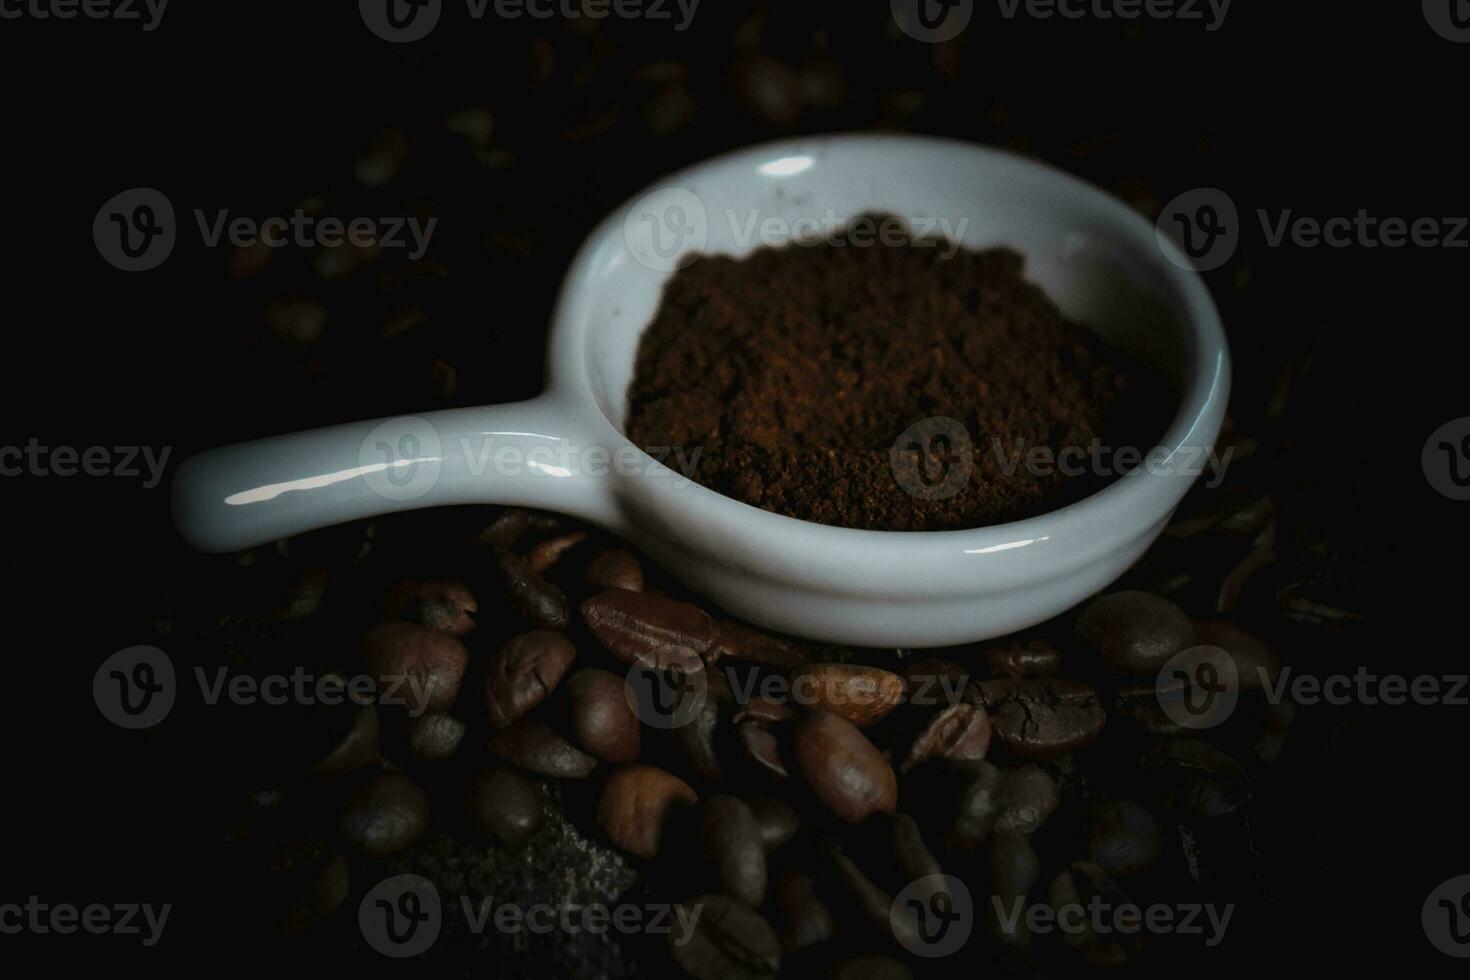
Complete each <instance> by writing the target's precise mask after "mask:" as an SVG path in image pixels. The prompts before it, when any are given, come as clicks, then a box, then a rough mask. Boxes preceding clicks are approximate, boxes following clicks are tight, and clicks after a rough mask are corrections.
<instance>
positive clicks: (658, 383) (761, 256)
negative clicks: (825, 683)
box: [627, 216, 1170, 531]
mask: <svg viewBox="0 0 1470 980" xmlns="http://www.w3.org/2000/svg"><path fill="white" fill-rule="evenodd" d="M859 221H862V222H865V237H864V238H862V239H859V241H861V242H862V244H854V238H855V237H856V236H853V237H849V236H851V235H852V233H853V231H854V230H855V229H857V228H858V227H859V226H858V224H857V223H856V222H855V223H854V224H853V225H852V226H850V227H849V229H848V231H845V232H843V233H842V234H841V235H838V236H836V237H834V238H833V239H832V240H830V241H827V242H824V243H821V244H813V243H802V244H797V245H788V246H786V247H784V248H780V249H773V248H766V249H761V250H759V251H757V252H755V253H754V254H752V255H750V256H749V257H748V258H746V259H743V260H737V259H734V258H731V257H728V256H703V257H701V258H700V259H699V260H698V261H697V262H695V263H694V264H692V265H690V266H688V267H686V268H684V269H682V270H680V271H679V272H678V273H676V274H675V275H674V276H673V277H672V278H671V279H670V281H669V282H668V284H667V285H666V286H665V288H664V293H663V298H662V302H661V304H660V307H659V309H658V312H657V313H656V315H655V317H654V319H653V322H652V323H651V324H650V325H649V327H648V329H647V330H646V331H645V333H644V335H643V338H642V340H641V341H640V344H639V348H638V357H637V362H636V365H635V371H634V377H633V382H632V384H631V385H630V386H629V415H628V426H627V433H628V436H629V438H630V439H632V440H633V442H634V443H636V444H637V445H640V446H643V447H645V448H649V447H680V448H682V449H683V450H684V457H683V458H684V459H686V460H689V459H692V458H693V456H694V453H695V451H696V450H697V451H698V452H699V455H698V457H697V460H698V461H697V464H695V468H694V469H693V471H692V472H689V473H687V475H688V476H689V477H690V478H691V479H693V480H695V481H696V482H698V483H700V484H702V485H704V486H706V487H709V488H710V489H713V490H716V491H718V492H720V493H722V494H725V495H727V496H730V497H733V498H735V499H736V500H740V501H744V502H745V503H748V504H751V505H754V506H756V507H760V508H763V509H765V510H768V511H774V512H776V513H778V514H785V515H787V516H789V517H796V518H800V519H802V520H807V521H814V522H816V523H819V524H833V525H839V526H842V527H853V528H864V529H869V530H886V531H933V530H947V529H956V528H969V527H980V526H983V525H990V524H998V523H1004V522H1007V521H1012V520H1017V519H1020V518H1024V517H1029V516H1034V515H1036V514H1040V513H1043V512H1045V511H1047V510H1052V509H1054V508H1056V507H1058V506H1061V505H1063V504H1065V503H1068V502H1071V501H1074V500H1077V499H1079V498H1080V497H1082V496H1085V495H1086V494H1088V493H1091V492H1093V491H1095V490H1096V489H1098V488H1099V487H1100V486H1101V485H1103V484H1104V483H1106V482H1107V480H1108V479H1109V478H1110V474H1105V473H1103V472H1101V471H1102V470H1104V469H1108V468H1110V467H1097V466H1093V465H1091V464H1090V463H1088V462H1087V460H1088V459H1090V458H1091V457H1085V458H1083V459H1080V460H1079V459H1078V458H1076V457H1075V456H1067V457H1060V456H1057V455H1055V454H1059V453H1060V452H1061V451H1062V450H1063V449H1064V448H1066V447H1081V448H1083V449H1087V448H1088V447H1091V446H1093V444H1094V440H1097V441H1098V444H1100V445H1102V446H1106V447H1111V448H1113V449H1116V448H1118V447H1123V446H1127V447H1136V448H1137V449H1139V450H1140V452H1147V450H1148V449H1150V448H1151V447H1153V446H1154V444H1155V442H1156V440H1157V438H1158V436H1159V435H1160V434H1161V433H1162V431H1163V427H1164V424H1165V422H1167V420H1168V418H1169V415H1170V412H1169V407H1168V404H1167V398H1166V396H1165V395H1164V391H1163V387H1162V385H1161V384H1159V383H1158V381H1157V379H1155V378H1153V377H1151V376H1150V375H1149V374H1148V372H1146V371H1143V370H1142V369H1141V367H1140V366H1138V365H1136V364H1132V363H1130V362H1128V360H1127V359H1126V358H1124V356H1123V355H1122V354H1121V353H1119V352H1117V351H1114V350H1112V349H1110V348H1108V347H1107V346H1105V345H1104V344H1103V343H1102V342H1101V341H1099V340H1098V339H1097V337H1096V336H1095V335H1093V334H1092V333H1090V332H1089V331H1087V330H1085V329H1083V328H1082V327H1079V326H1077V325H1076V324H1073V323H1071V322H1069V321H1068V320H1067V319H1066V318H1065V317H1064V316H1063V315H1062V313H1061V311H1060V310H1059V309H1058V308H1057V307H1056V305H1055V304H1054V303H1052V301H1051V300H1050V299H1049V298H1048V297H1047V296H1046V294H1045V293H1044V292H1043V291H1042V290H1041V289H1040V288H1039V287H1037V286H1035V285H1033V284H1032V283H1029V282H1027V281H1026V280H1025V279H1024V278H1023V269H1024V263H1025V260H1024V259H1023V258H1022V256H1021V255H1019V254H1018V253H1016V252H1014V251H1011V250H1009V249H1004V248H996V249H990V250H987V251H981V252H973V251H967V250H963V249H957V248H956V247H955V246H953V245H951V244H950V243H949V242H946V241H943V240H940V239H929V238H914V237H912V236H910V235H909V234H908V233H907V232H902V233H900V234H897V235H889V236H886V240H887V242H888V243H887V244H875V243H873V236H872V234H871V231H872V226H873V224H874V223H881V224H882V226H883V227H885V228H888V229H890V230H892V229H894V228H901V225H899V224H898V222H897V221H896V219H893V218H887V217H880V216H870V217H867V218H864V219H859ZM938 417H944V418H950V419H953V420H955V421H956V422H958V423H960V424H961V425H963V426H964V428H965V430H967V433H968V436H969V440H970V444H971V446H972V447H973V449H972V450H971V452H970V453H968V455H969V457H970V459H971V461H972V465H973V468H972V470H971V472H970V474H969V477H968V479H962V477H961V478H955V477H950V476H948V474H949V473H950V472H951V471H950V470H949V469H948V468H947V467H950V466H960V467H962V468H963V465H964V462H963V460H964V456H965V455H966V454H964V453H963V438H962V436H961V438H960V439H959V440H950V441H945V440H943V439H929V438H924V439H923V440H922V441H921V442H919V443H918V444H917V445H923V446H926V447H927V455H926V457H921V456H920V455H919V449H918V448H917V446H916V447H915V448H913V449H906V448H905V446H907V445H908V444H909V440H908V439H905V440H903V445H900V446H899V447H898V450H897V451H895V440H898V439H899V438H900V436H901V435H903V434H905V432H906V430H909V429H910V427H911V426H914V425H915V423H918V422H920V421H921V420H924V419H929V418H938ZM1041 447H1045V449H1046V450H1047V451H1049V452H1050V453H1052V454H1053V455H1052V456H1050V457H1049V458H1050V459H1052V460H1058V459H1060V460H1063V461H1066V462H1068V463H1070V464H1071V465H1070V466H1068V467H1067V468H1068V469H1070V470H1072V471H1073V472H1074V473H1076V470H1077V469H1079V468H1085V469H1086V470H1087V472H1086V473H1085V474H1080V475H1072V476H1068V475H1065V474H1064V473H1063V472H1062V469H1061V468H1058V467H1056V466H1051V467H1047V466H1045V465H1030V464H1028V461H1027V459H1028V457H1026V456H1020V457H1017V456H1016V455H1015V454H1016V453H1018V452H1031V451H1033V450H1039V449H1040V448H1041ZM905 452H909V453H910V456H909V457H908V458H907V463H906V464H905V462H904V460H905V457H904V455H903V454H904V453H905ZM670 458H675V459H677V458H678V457H670ZM1040 458H1041V459H1043V460H1044V459H1046V458H1048V457H1045V456H1042V457H1040ZM1100 458H1101V459H1102V460H1103V461H1104V462H1105V463H1109V464H1110V462H1111V457H1109V456H1101V457H1100ZM1078 464H1081V465H1080V466H1079V465H1078ZM904 474H907V475H908V476H907V478H905V479H903V480H900V479H899V476H900V475H904ZM915 474H917V475H919V476H921V477H924V479H921V480H920V481H919V483H917V484H916V483H915V481H914V479H913V478H912V477H913V476H914V475H915ZM961 481H962V482H961ZM956 484H958V485H957V486H956ZM929 486H933V487H934V488H935V489H933V490H928V489H925V488H926V487H929ZM906 487H917V488H918V491H919V492H917V493H913V492H910V491H909V490H908V489H905V488H906ZM946 488H953V492H951V493H945V490H946ZM930 498H932V499H930Z"/></svg>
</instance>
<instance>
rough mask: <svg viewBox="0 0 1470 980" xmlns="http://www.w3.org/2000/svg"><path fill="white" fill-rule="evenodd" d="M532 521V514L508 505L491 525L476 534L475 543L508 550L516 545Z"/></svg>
mask: <svg viewBox="0 0 1470 980" xmlns="http://www.w3.org/2000/svg"><path fill="white" fill-rule="evenodd" d="M530 523H531V515H530V514H529V513H528V512H526V511H524V510H521V509H520V508H519V507H507V508H506V509H505V510H503V511H501V512H500V516H498V517H496V518H495V520H493V521H491V522H490V524H489V526H487V527H486V528H485V529H484V530H482V531H480V532H479V533H478V534H476V535H475V536H474V538H473V539H472V541H473V542H474V543H475V544H483V545H488V546H490V547H491V548H498V549H501V550H508V549H509V548H510V547H511V546H512V545H514V544H515V543H516V542H517V541H518V540H520V537H521V535H522V534H525V533H526V528H527V527H528V526H529V525H530Z"/></svg>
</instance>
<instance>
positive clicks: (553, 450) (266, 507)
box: [173, 393, 608, 552]
mask: <svg viewBox="0 0 1470 980" xmlns="http://www.w3.org/2000/svg"><path fill="white" fill-rule="evenodd" d="M590 415H591V413H587V412H579V411H577V410H576V409H575V408H574V407H572V406H571V404H570V403H569V402H568V401H567V400H566V399H564V398H558V397H556V396H555V395H554V394H551V393H547V394H544V395H541V396H539V397H537V398H532V399H530V400H528V401H523V402H515V403H512V404H508V405H494V406H489V407H481V408H464V409H450V410H445V411H439V412H428V413H425V414H422V415H402V416H397V417H394V418H389V419H379V420H376V421H372V422H354V423H350V424H347V425H337V426H330V427H328V428H323V429H312V430H310V431H307V432H297V433H294V434H291V435H284V436H276V437H272V438H268V439H260V440H257V441H254V442H245V443H240V444H238V445H234V446H225V447H223V448H220V449H212V450H209V451H208V452H204V453H201V454H199V455H198V456H194V457H192V458H191V459H189V460H187V461H185V462H184V463H183V465H182V466H180V468H179V470H178V472H177V474H176V475H175V477H174V483H173V513H174V523H175V524H176V525H177V527H178V529H179V531H180V533H181V534H182V535H183V537H184V539H185V540H186V541H187V542H188V543H189V544H190V545H192V546H194V547H195V548H198V549H199V550H201V551H209V552H225V551H239V550H242V549H245V548H252V547H255V546H257V545H260V544H265V543H267V542H270V541H275V540H277V539H279V538H283V537H288V536H290V535H293V534H299V533H301V532H303V531H310V530H314V529H315V528H319V527H325V526H327V525H329V524H340V523H343V522H345V521H353V520H358V519H361V518H364V517H374V516H377V515H380V514H388V513H393V512H396V511H402V510H413V509H416V508H419V507H435V506H442V505H453V504H511V505H519V506H532V507H541V508H547V509H550V510H556V511H560V512H562V513H567V514H572V515H574V516H578V517H583V518H586V519H588V520H590V521H593V522H596V523H606V519H607V517H608V510H607V507H606V504H607V502H608V494H607V490H606V487H605V484H606V482H607V481H606V480H602V479H598V478H597V477H596V476H595V475H593V474H592V473H591V472H589V470H588V468H587V467H586V466H583V465H580V460H579V459H578V458H577V454H578V453H579V452H580V451H581V450H583V449H585V448H586V447H587V446H589V445H592V443H593V442H594V440H593V439H592V438H590V437H589V436H588V435H587V430H588V429H590V424H589V423H587V421H586V420H587V419H588V418H589V417H590ZM579 416H580V417H579Z"/></svg>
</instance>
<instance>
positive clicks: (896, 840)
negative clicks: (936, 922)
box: [888, 813, 944, 904]
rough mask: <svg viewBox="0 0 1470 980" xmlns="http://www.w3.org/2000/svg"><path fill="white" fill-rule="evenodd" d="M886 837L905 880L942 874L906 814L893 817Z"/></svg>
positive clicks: (942, 870)
mask: <svg viewBox="0 0 1470 980" xmlns="http://www.w3.org/2000/svg"><path fill="white" fill-rule="evenodd" d="M888 837H889V840H890V841H891V843H892V844H893V858H894V862H895V864H897V866H898V870H899V871H900V872H901V873H902V874H903V876H904V877H905V878H906V879H908V880H910V881H914V880H917V879H919V878H926V877H928V876H930V875H940V876H942V875H943V874H944V869H943V868H942V867H940V866H939V859H938V858H936V857H935V856H934V852H932V851H930V850H929V846H928V845H927V844H925V843H924V835H923V834H921V833H920V832H919V825H918V823H917V822H916V821H915V820H914V818H913V817H911V816H909V815H908V814H906V813H900V814H898V815H897V816H895V817H894V818H893V826H892V827H891V828H889V835H888ZM925 904H928V903H927V901H926V902H925Z"/></svg>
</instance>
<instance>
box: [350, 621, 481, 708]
mask: <svg viewBox="0 0 1470 980" xmlns="http://www.w3.org/2000/svg"><path fill="white" fill-rule="evenodd" d="M362 655H363V661H364V662H365V663H366V664H367V668H368V670H369V671H370V672H371V673H372V675H373V676H374V678H376V679H377V682H378V694H379V695H380V697H381V698H382V700H383V703H385V704H386V703H390V702H391V703H397V704H402V705H404V706H405V707H406V708H407V709H408V710H409V712H410V713H411V714H424V713H428V714H438V713H439V712H441V711H448V710H449V709H450V708H451V707H453V705H454V699H455V697H456V696H457V695H458V694H459V683H460V681H461V680H462V679H463V678H464V672H465V667H466V666H468V664H469V659H470V657H469V654H468V653H467V652H465V648H464V644H463V643H461V642H459V640H457V639H455V638H454V637H452V636H449V635H447V634H445V633H441V632H439V631H438V630H435V629H430V628H429V627H427V626H418V625H416V624H414V623H404V622H398V621H394V622H388V623H379V624H378V625H377V626H374V627H372V628H371V629H369V630H368V631H367V634H366V635H365V636H364V637H363V641H362Z"/></svg>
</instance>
